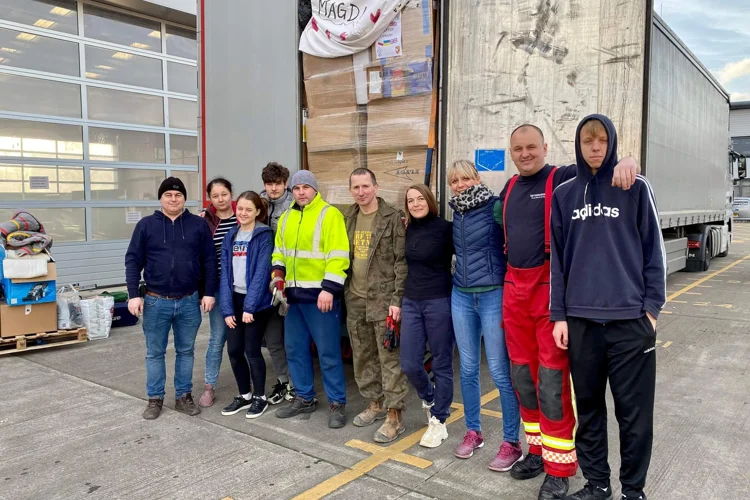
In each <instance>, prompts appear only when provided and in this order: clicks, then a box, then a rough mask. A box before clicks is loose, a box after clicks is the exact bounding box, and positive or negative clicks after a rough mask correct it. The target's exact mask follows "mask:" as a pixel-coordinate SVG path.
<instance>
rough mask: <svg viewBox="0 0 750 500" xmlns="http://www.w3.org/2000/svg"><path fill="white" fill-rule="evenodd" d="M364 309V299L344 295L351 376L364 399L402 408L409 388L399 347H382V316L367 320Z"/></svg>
mask: <svg viewBox="0 0 750 500" xmlns="http://www.w3.org/2000/svg"><path fill="white" fill-rule="evenodd" d="M365 308H366V300H365V299H363V298H361V297H357V296H356V295H354V294H353V293H347V294H346V328H347V329H348V330H349V340H350V341H351V344H352V356H353V358H354V379H355V380H356V381H357V387H359V392H360V394H362V396H363V397H365V398H366V399H368V400H372V401H383V400H385V407H386V408H389V409H390V408H394V409H397V410H403V409H404V398H405V397H406V393H407V392H408V390H409V387H408V385H407V379H406V374H404V372H403V370H401V360H400V358H399V349H394V350H393V351H391V352H388V351H387V350H386V349H385V348H384V347H383V335H384V334H385V318H383V320H382V321H367V320H366V315H365Z"/></svg>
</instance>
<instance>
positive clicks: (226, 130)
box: [198, 0, 301, 190]
mask: <svg viewBox="0 0 750 500" xmlns="http://www.w3.org/2000/svg"><path fill="white" fill-rule="evenodd" d="M202 3H203V12H201V4H199V8H198V9H199V12H198V15H199V20H198V29H199V30H201V26H203V29H204V32H202V33H199V42H200V43H205V47H204V49H205V60H203V61H199V68H200V69H201V71H204V72H205V88H202V89H201V90H200V91H199V96H200V97H199V99H200V98H203V99H205V134H206V148H205V151H201V158H202V161H203V166H204V168H205V171H206V178H207V179H208V180H210V179H211V178H212V177H215V176H217V175H222V176H225V177H227V178H228V179H229V180H230V181H232V182H233V183H234V184H235V185H236V189H237V190H244V189H262V184H261V181H260V172H261V170H262V169H263V167H264V166H265V165H266V163H268V162H269V161H277V162H279V163H281V164H283V165H285V166H286V167H287V168H289V170H291V171H292V172H294V171H296V170H298V169H299V168H300V140H301V137H300V136H301V126H300V122H301V119H300V102H299V101H300V98H299V94H300V92H299V88H300V87H299V85H300V83H299V74H300V70H299V68H298V65H299V63H298V61H299V56H298V51H297V39H298V31H299V30H298V27H297V2H292V1H289V0H285V1H282V2H279V1H276V2H259V1H255V0H253V1H237V0H210V1H205V0H204V1H203V2H202ZM201 15H202V16H203V18H202V19H201V17H200V16H201ZM200 132H201V130H200V129H199V135H200Z"/></svg>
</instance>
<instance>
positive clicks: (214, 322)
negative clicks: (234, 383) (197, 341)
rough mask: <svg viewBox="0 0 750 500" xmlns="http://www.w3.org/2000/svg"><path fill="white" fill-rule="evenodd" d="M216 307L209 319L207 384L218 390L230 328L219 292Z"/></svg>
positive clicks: (209, 314) (217, 292)
mask: <svg viewBox="0 0 750 500" xmlns="http://www.w3.org/2000/svg"><path fill="white" fill-rule="evenodd" d="M215 298H216V305H214V308H213V309H211V312H209V313H208V319H209V322H210V325H211V334H210V335H209V337H208V348H207V349H206V379H205V382H206V384H209V385H212V386H213V387H214V388H216V382H217V380H218V379H219V368H221V359H222V357H223V356H224V344H225V343H226V341H227V331H228V330H229V327H228V326H227V324H226V323H225V322H224V316H222V315H221V310H220V309H219V290H217V291H216V296H215Z"/></svg>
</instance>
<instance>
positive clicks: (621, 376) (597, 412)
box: [568, 316, 656, 497]
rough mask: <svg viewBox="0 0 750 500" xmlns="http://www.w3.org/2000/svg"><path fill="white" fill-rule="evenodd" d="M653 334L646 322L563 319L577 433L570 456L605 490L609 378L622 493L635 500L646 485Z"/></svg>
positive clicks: (650, 433)
mask: <svg viewBox="0 0 750 500" xmlns="http://www.w3.org/2000/svg"><path fill="white" fill-rule="evenodd" d="M655 346H656V332H654V329H653V328H652V326H651V323H650V322H649V320H648V318H647V317H646V316H643V317H642V318H639V319H634V320H625V321H612V322H610V323H607V324H606V325H603V324H601V323H596V322H593V321H589V320H585V319H581V318H568V359H569V360H570V373H571V376H572V377H573V387H574V389H575V396H576V405H577V408H578V431H577V432H576V453H577V455H578V462H579V464H580V466H581V471H582V472H583V476H584V477H585V478H586V480H587V481H589V482H590V483H591V484H593V485H594V486H599V487H602V488H607V487H609V476H610V468H609V463H608V462H607V452H608V449H607V403H606V399H605V396H606V390H607V380H608V379H609V384H610V388H611V390H612V395H613V396H614V401H615V417H616V418H617V423H618V424H619V426H620V458H621V462H622V465H621V466H620V483H622V493H623V494H624V495H626V496H629V497H638V496H640V495H641V493H642V492H643V487H644V486H645V484H646V474H647V473H648V466H649V463H650V461H651V446H652V442H653V435H654V391H655V386H656V352H655Z"/></svg>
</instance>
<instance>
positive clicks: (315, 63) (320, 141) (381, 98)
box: [302, 0, 434, 208]
mask: <svg viewBox="0 0 750 500" xmlns="http://www.w3.org/2000/svg"><path fill="white" fill-rule="evenodd" d="M433 14H434V13H433V10H432V2H431V1H429V0H426V1H425V0H419V1H417V0H412V1H411V2H409V3H408V4H407V5H406V6H405V7H404V9H403V10H402V12H401V15H400V17H399V18H398V19H397V21H396V22H399V23H400V31H401V35H400V37H398V38H399V39H398V40H396V42H397V44H398V47H399V49H398V53H399V54H400V55H398V56H394V57H386V58H379V57H378V56H379V55H382V54H383V53H384V47H383V44H384V43H385V44H388V43H389V41H383V40H382V37H381V40H379V41H378V42H376V43H375V44H374V45H373V46H372V47H371V49H370V50H367V51H363V52H361V53H359V54H355V55H354V56H347V57H339V58H335V59H324V58H319V57H314V56H310V55H308V54H303V57H302V66H303V68H302V71H303V74H304V78H305V98H306V103H307V111H308V119H307V121H306V143H307V153H308V156H307V163H308V168H309V169H310V171H312V172H313V173H314V174H315V175H316V177H317V179H318V184H319V186H320V191H321V194H322V195H323V197H324V198H325V199H326V201H328V202H329V203H333V204H340V205H348V204H350V203H352V198H351V196H350V195H349V190H348V187H349V185H348V183H349V174H350V173H351V171H352V170H354V169H356V168H359V167H365V166H366V167H368V168H369V169H370V170H372V171H373V172H375V175H376V176H377V178H378V184H379V185H380V190H379V195H380V196H382V197H383V198H384V199H386V200H387V201H389V202H391V203H393V204H395V205H396V206H398V207H399V208H402V207H403V203H404V194H405V191H406V189H407V188H408V186H410V185H411V184H415V183H421V182H424V172H425V166H426V165H425V163H426V158H427V143H428V138H429V134H430V117H431V111H432V92H433V90H434V89H433Z"/></svg>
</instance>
